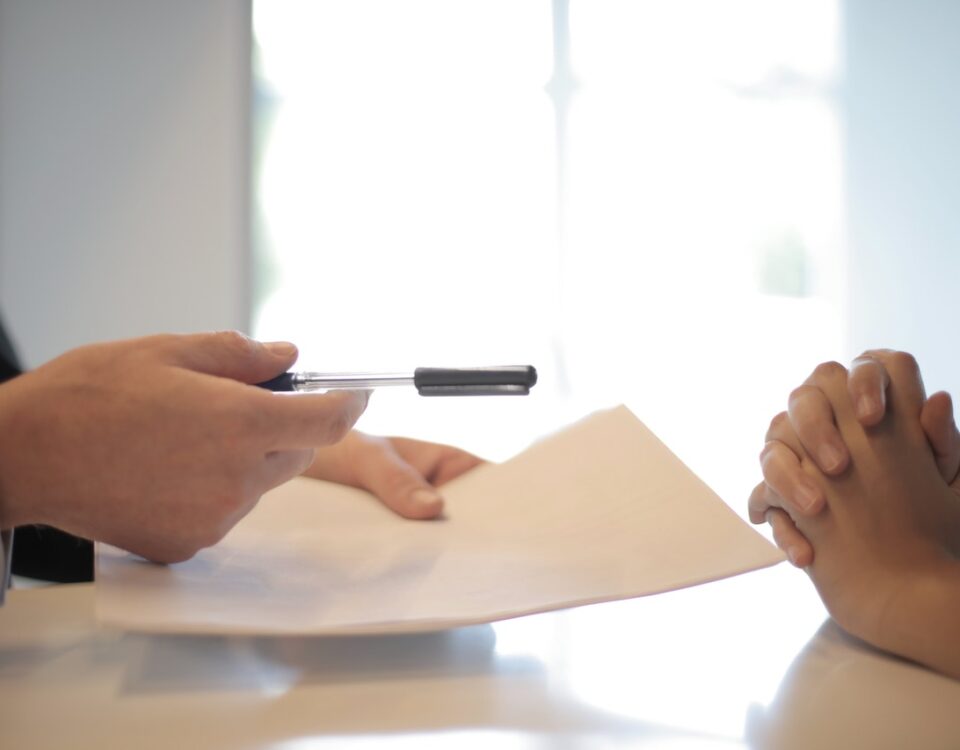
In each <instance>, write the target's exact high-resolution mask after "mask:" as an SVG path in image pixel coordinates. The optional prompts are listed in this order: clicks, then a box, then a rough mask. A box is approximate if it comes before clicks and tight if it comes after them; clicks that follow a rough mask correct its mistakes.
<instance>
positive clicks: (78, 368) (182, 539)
mask: <svg viewBox="0 0 960 750" xmlns="http://www.w3.org/2000/svg"><path fill="white" fill-rule="evenodd" d="M296 357H297V351H296V348H295V347H294V346H293V345H292V344H288V343H284V342H278V343H274V344H261V343H259V342H256V341H252V340H251V339H248V338H246V337H245V336H243V335H241V334H238V333H234V332H225V333H212V334H198V335H190V336H174V335H163V336H152V337H147V338H142V339H132V340H128V341H117V342H110V343H105V344H95V345H92V346H86V347H81V348H79V349H75V350H73V351H71V352H68V353H67V354H65V355H63V356H61V357H58V358H57V359H55V360H52V361H51V362H49V363H47V364H45V365H43V366H42V367H39V368H37V369H36V370H33V371H32V372H29V373H26V374H24V375H21V376H20V377H17V378H15V379H13V380H12V381H9V382H8V383H5V384H4V385H2V386H0V528H11V527H13V526H18V525H23V524H31V523H43V524H48V525H51V526H56V527H57V528H60V529H63V530H65V531H68V532H70V533H73V534H76V535H77V536H81V537H85V538H88V539H97V540H101V541H105V542H108V543H110V544H113V545H116V546H118V547H121V548H123V549H127V550H129V551H131V552H134V553H136V554H139V555H142V556H143V557H145V558H147V559H149V560H153V561H155V562H161V563H172V562H178V561H181V560H185V559H188V558H189V557H191V556H193V555H194V554H195V553H196V552H197V551H198V550H200V549H202V548H203V547H208V546H211V545H213V544H215V543H216V542H218V541H219V540H220V539H222V538H223V536H224V535H225V534H226V533H227V532H228V531H229V530H230V529H231V528H232V527H233V526H234V525H235V524H236V523H237V521H239V520H240V519H241V518H242V517H243V516H245V515H246V514H247V513H248V512H249V511H250V510H251V509H252V508H253V507H254V505H255V504H256V503H257V501H258V500H259V498H260V496H261V495H262V494H263V493H264V492H266V491H267V490H269V489H271V488H273V487H275V486H277V485H279V484H281V483H283V482H285V481H287V480H288V479H290V478H292V477H294V476H296V475H298V474H300V473H301V472H304V471H305V470H306V471H308V473H309V474H310V475H312V476H317V477H320V478H327V479H331V480H333V481H344V482H346V483H348V484H353V485H355V486H360V487H366V488H373V491H374V492H381V493H383V496H384V500H385V502H386V503H387V504H388V505H389V506H390V507H392V508H394V509H396V510H397V511H398V512H400V513H402V514H404V515H409V516H411V517H417V518H421V517H422V518H426V517H431V516H432V515H435V514H437V513H439V512H440V509H441V507H442V501H438V500H437V499H436V497H434V498H433V500H432V501H431V502H424V500H423V499H422V496H421V495H418V496H416V497H411V496H410V492H409V491H408V490H410V488H416V489H417V490H420V491H425V490H429V491H432V492H434V495H436V493H435V491H433V490H432V489H431V485H430V483H429V480H428V477H433V478H435V479H440V478H449V477H450V476H453V475H455V473H456V471H458V470H463V471H465V470H467V469H468V468H472V466H474V465H476V463H478V462H479V459H476V458H475V457H472V456H468V454H463V453H462V452H460V451H456V450H455V449H452V448H449V449H448V448H446V447H444V446H433V445H431V444H427V443H418V442H416V441H402V440H401V441H397V442H393V441H378V440H377V439H374V438H369V437H367V436H361V435H359V434H356V435H349V431H350V428H351V427H352V426H353V424H354V422H356V420H357V419H358V418H359V416H360V415H361V414H362V413H363V410H364V409H365V408H366V404H367V400H368V396H369V394H368V393H367V392H349V391H338V392H332V393H329V394H274V393H270V392H268V391H264V390H262V389H259V388H252V387H249V386H248V385H246V384H249V383H257V382H260V381H263V380H267V379H269V378H272V377H274V376H276V375H278V374H279V373H281V372H284V371H285V370H287V369H288V368H289V367H290V366H291V365H292V364H293V363H294V361H295V360H296ZM344 438H347V440H345V441H344V446H343V447H339V448H334V449H330V450H329V451H327V452H325V451H320V452H319V454H318V455H316V456H315V449H316V448H317V447H319V446H332V445H334V444H336V443H338V442H339V441H341V440H344ZM344 460H347V461H361V462H362V465H356V466H353V467H339V468H338V466H337V464H338V462H339V461H344ZM420 470H422V473H421V472H420ZM398 477H402V481H401V479H399V478H398Z"/></svg>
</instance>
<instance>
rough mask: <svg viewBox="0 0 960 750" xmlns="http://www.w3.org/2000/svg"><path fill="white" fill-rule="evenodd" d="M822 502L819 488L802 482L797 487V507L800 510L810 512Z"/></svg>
mask: <svg viewBox="0 0 960 750" xmlns="http://www.w3.org/2000/svg"><path fill="white" fill-rule="evenodd" d="M819 500H820V493H819V492H818V491H817V488H816V487H814V486H812V485H810V484H807V483H806V482H801V483H800V484H799V485H798V487H797V505H799V506H800V510H810V509H811V508H812V507H813V506H814V505H815V504H816V503H817V502H819Z"/></svg>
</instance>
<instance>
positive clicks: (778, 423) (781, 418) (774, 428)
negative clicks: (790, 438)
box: [761, 411, 790, 455]
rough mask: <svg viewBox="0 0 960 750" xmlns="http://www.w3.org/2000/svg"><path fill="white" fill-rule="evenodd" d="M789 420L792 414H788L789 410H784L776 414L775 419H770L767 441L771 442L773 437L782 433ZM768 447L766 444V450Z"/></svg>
mask: <svg viewBox="0 0 960 750" xmlns="http://www.w3.org/2000/svg"><path fill="white" fill-rule="evenodd" d="M789 422H790V416H789V415H788V414H787V412H785V411H782V412H780V413H779V414H775V415H774V417H773V419H771V420H770V425H769V426H768V427H767V436H766V440H767V443H768V444H769V442H770V440H771V439H772V438H774V437H775V436H777V435H779V434H781V433H782V432H783V430H784V429H786V428H787V426H788V425H789ZM766 448H767V446H766V445H765V446H764V450H766ZM761 455H762V453H761Z"/></svg>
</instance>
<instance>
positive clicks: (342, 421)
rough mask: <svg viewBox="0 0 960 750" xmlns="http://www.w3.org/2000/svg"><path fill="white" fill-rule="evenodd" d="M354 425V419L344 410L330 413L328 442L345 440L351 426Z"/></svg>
mask: <svg viewBox="0 0 960 750" xmlns="http://www.w3.org/2000/svg"><path fill="white" fill-rule="evenodd" d="M351 427H353V420H352V419H350V417H349V416H348V415H347V413H346V412H344V411H336V412H334V413H333V414H331V415H330V417H329V419H328V421H327V431H326V432H327V435H326V437H327V442H328V443H331V444H332V443H339V442H340V441H341V440H343V439H344V438H345V437H346V436H347V433H348V432H350V428H351Z"/></svg>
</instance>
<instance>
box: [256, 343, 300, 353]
mask: <svg viewBox="0 0 960 750" xmlns="http://www.w3.org/2000/svg"><path fill="white" fill-rule="evenodd" d="M264 346H265V347H266V349H267V351H268V352H270V353H271V354H272V355H274V356H275V357H292V356H293V355H294V354H296V353H297V347H295V346H294V345H293V344H291V343H290V342H289V341H268V342H267V343H265V344H264Z"/></svg>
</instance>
